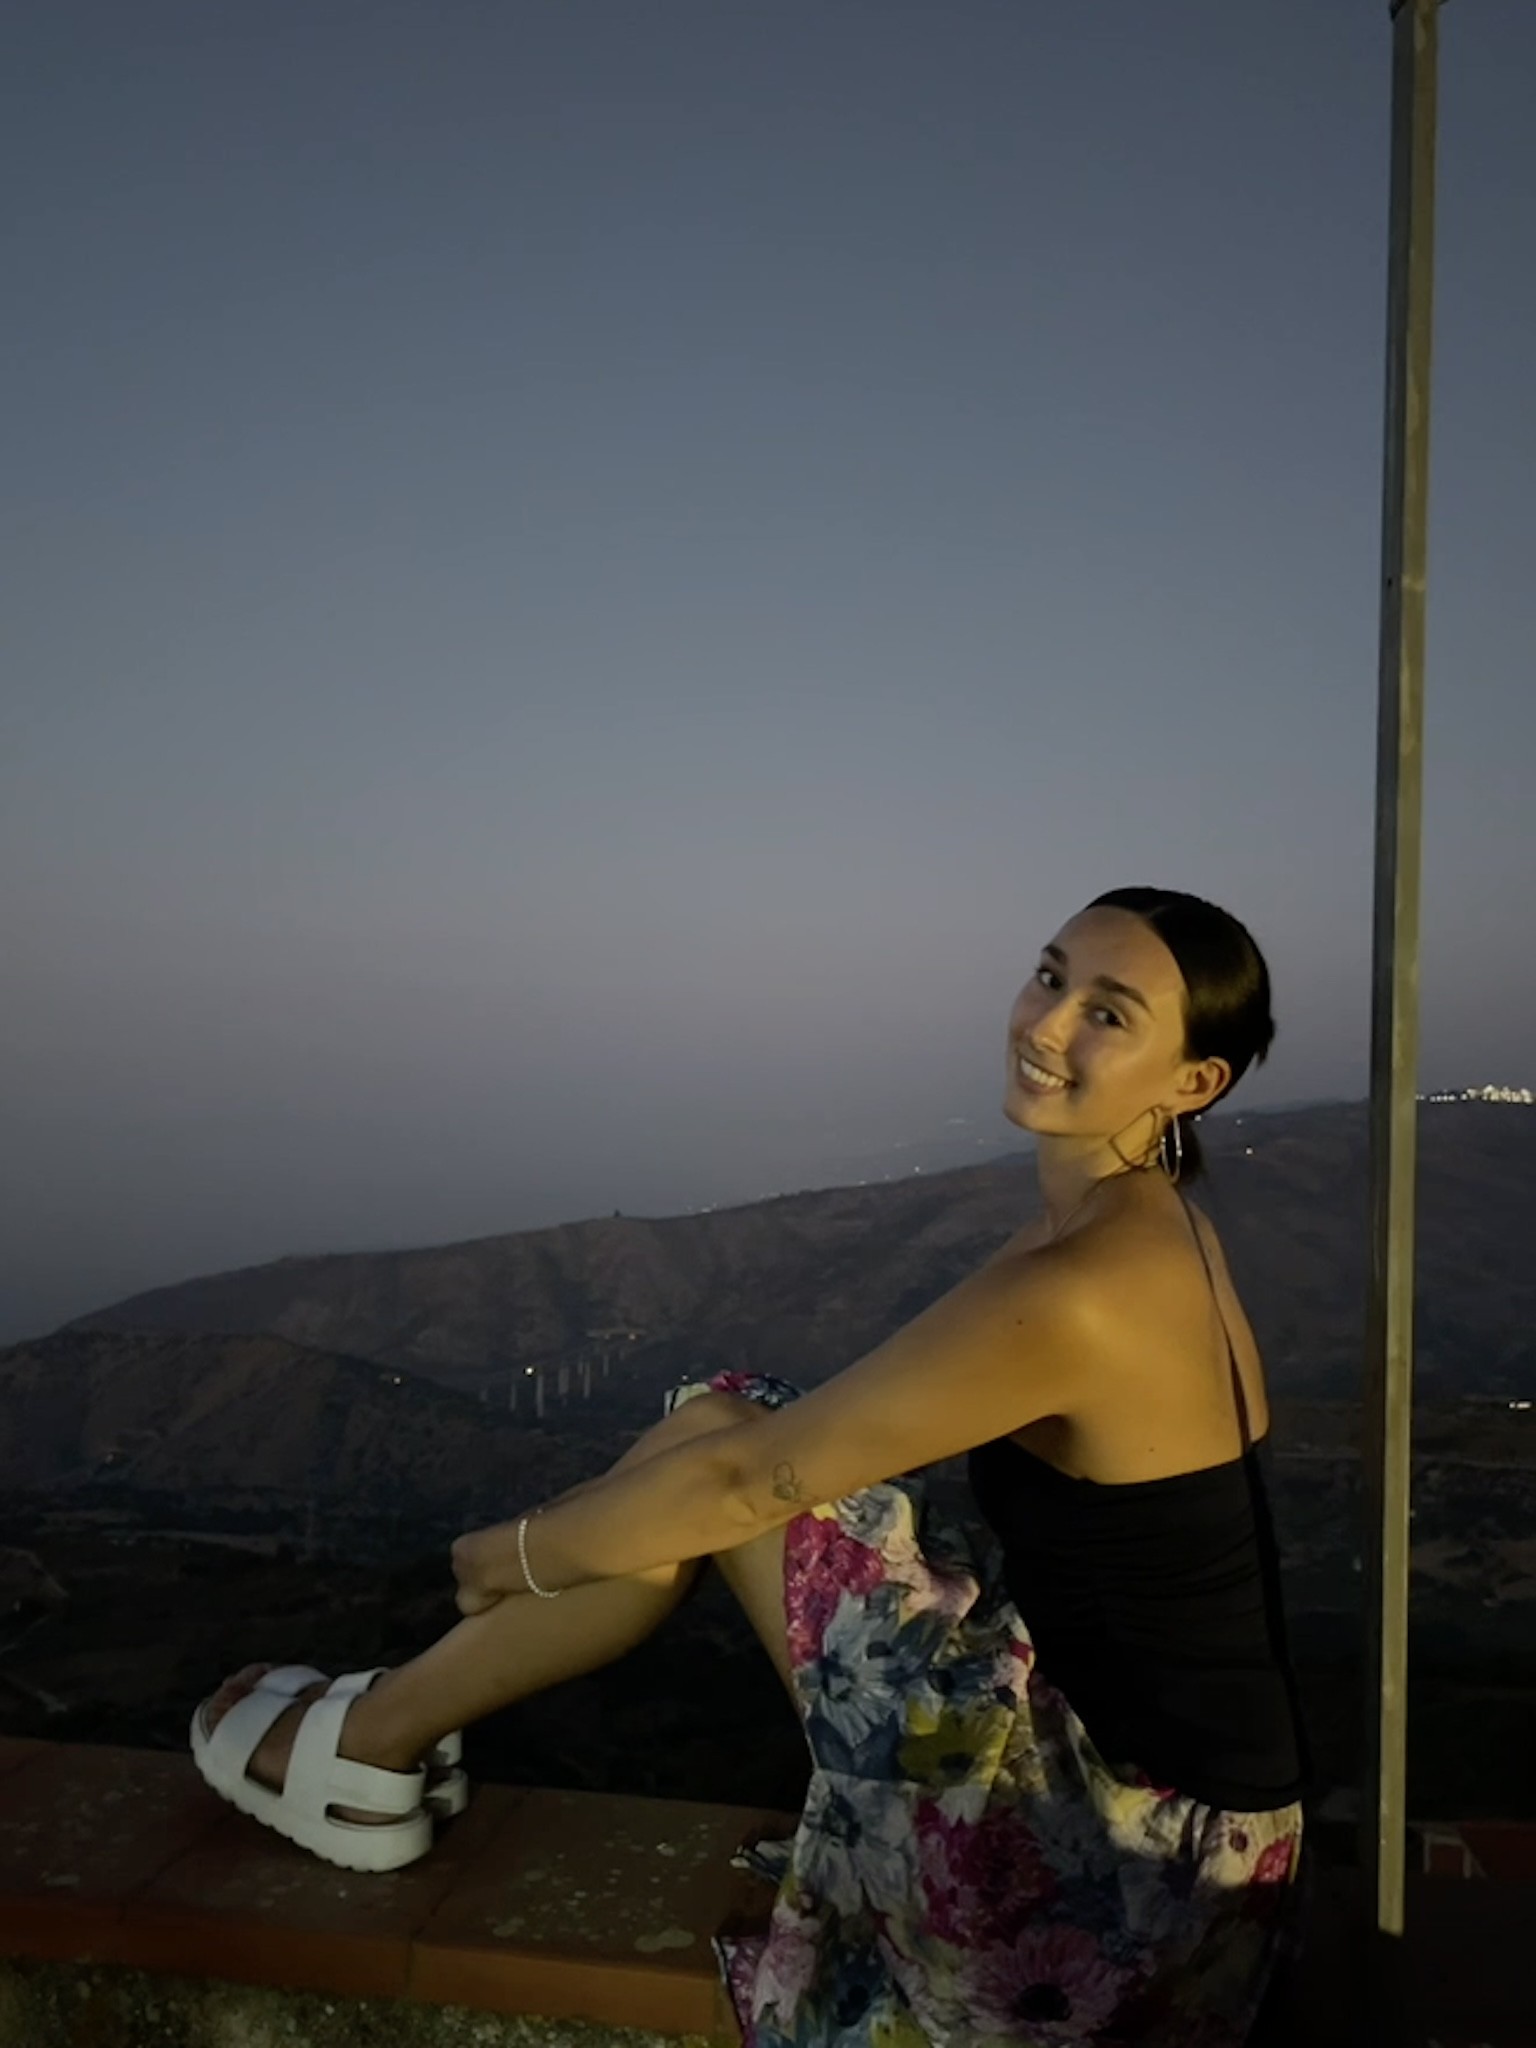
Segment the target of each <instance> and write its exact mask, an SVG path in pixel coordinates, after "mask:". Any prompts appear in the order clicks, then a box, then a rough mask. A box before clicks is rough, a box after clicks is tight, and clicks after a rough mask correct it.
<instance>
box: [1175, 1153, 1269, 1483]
mask: <svg viewBox="0 0 1536 2048" xmlns="http://www.w3.org/2000/svg"><path fill="white" fill-rule="evenodd" d="M1175 1189H1176V1192H1177V1194H1178V1197H1179V1200H1180V1201H1181V1202H1182V1203H1183V1204H1184V1214H1185V1215H1186V1216H1187V1217H1188V1218H1189V1227H1190V1229H1191V1230H1192V1231H1193V1232H1194V1233H1195V1248H1196V1250H1197V1251H1198V1252H1199V1254H1200V1263H1201V1264H1202V1265H1203V1266H1204V1268H1205V1277H1206V1279H1207V1280H1209V1281H1210V1283H1211V1298H1212V1300H1213V1301H1214V1302H1215V1304H1216V1315H1217V1318H1218V1320H1219V1321H1220V1323H1221V1334H1222V1335H1223V1336H1224V1337H1225V1338H1226V1340H1227V1364H1228V1366H1229V1367H1230V1368H1231V1373H1232V1393H1233V1396H1234V1397H1235V1399H1236V1402H1237V1427H1238V1430H1239V1432H1240V1434H1241V1436H1242V1440H1243V1455H1244V1456H1245V1457H1246V1456H1247V1454H1248V1452H1249V1451H1250V1450H1251V1449H1252V1448H1253V1438H1252V1436H1251V1434H1250V1433H1249V1429H1248V1397H1247V1396H1246V1394H1244V1392H1243V1378H1242V1374H1241V1373H1240V1372H1239V1371H1238V1369H1237V1353H1236V1352H1235V1351H1234V1350H1233V1349H1232V1333H1231V1332H1230V1331H1229V1330H1228V1328H1227V1319H1226V1317H1225V1316H1224V1315H1222V1313H1221V1296H1220V1295H1219V1294H1218V1293H1217V1291H1216V1276H1215V1275H1214V1274H1213V1273H1212V1271H1211V1262H1210V1260H1209V1259H1208V1258H1207V1257H1206V1255H1205V1243H1204V1240H1203V1239H1202V1238H1201V1236H1200V1227H1199V1225H1198V1224H1197V1223H1196V1222H1195V1218H1194V1212H1193V1211H1192V1210H1191V1208H1190V1206H1189V1199H1188V1197H1187V1196H1186V1195H1185V1193H1184V1190H1183V1189H1182V1188H1180V1187H1178V1185H1177V1183H1175Z"/></svg>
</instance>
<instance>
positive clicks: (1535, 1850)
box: [1461, 1820, 1536, 1883]
mask: <svg viewBox="0 0 1536 2048" xmlns="http://www.w3.org/2000/svg"><path fill="white" fill-rule="evenodd" d="M1461 1836H1462V1840H1463V1841H1464V1842H1465V1843H1466V1845H1467V1847H1468V1848H1469V1849H1470V1850H1471V1851H1472V1854H1473V1855H1474V1856H1475V1857H1476V1858H1477V1860H1478V1862H1479V1863H1480V1864H1481V1865H1482V1869H1483V1874H1484V1876H1485V1877H1491V1878H1493V1879H1494V1880H1495V1881H1496V1882H1506V1883H1513V1882H1517V1881H1518V1882H1526V1881H1529V1880H1530V1879H1532V1878H1536V1823H1532V1822H1530V1821H1514V1820H1468V1821H1463V1822H1462V1826H1461Z"/></svg>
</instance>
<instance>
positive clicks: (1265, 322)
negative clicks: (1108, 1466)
mask: <svg viewBox="0 0 1536 2048" xmlns="http://www.w3.org/2000/svg"><path fill="white" fill-rule="evenodd" d="M4 42H5V47H4V62H3V63H0V170H3V189H4V193H5V199H4V202H3V219H4V229H5V239H4V261H5V316H4V320H3V322H0V362H3V376H4V391H5V431H4V455H3V461H0V517H3V520H4V527H5V538H4V563H5V585H6V588H5V597H4V603H3V606H0V632H3V635H4V670H3V673H4V685H3V702H0V915H3V970H4V993H3V1006H0V1093H3V1103H0V1110H3V1129H4V1139H3V1142H4V1156H5V1173H4V1182H3V1188H0V1230H3V1238H4V1250H3V1260H0V1338H5V1339H9V1338H15V1337H20V1336H23V1335H30V1334H34V1333H36V1332H39V1331H41V1330H43V1329H46V1328H49V1327H52V1326H53V1325H54V1324H56V1323H57V1322H59V1321H60V1320H62V1319H63V1318H65V1317H66V1316H69V1315H74V1314H80V1313H83V1312H85V1311H86V1310H88V1309H91V1308H93V1307H98V1306H101V1305H103V1304H105V1303H106V1302H108V1301H110V1300H113V1299H115V1298H118V1297H120V1296H122V1295H124V1294H126V1293H129V1292H131V1291H134V1290H136V1289H139V1288H143V1287H148V1286H152V1285H158V1284H161V1283H164V1282H169V1281H173V1280H179V1279H184V1278H187V1277H190V1276H191V1275H193V1274H194V1273H198V1272H206V1271H211V1270H215V1269H218V1268H222V1267H229V1266H238V1265H252V1264H256V1263H258V1262H260V1261H263V1260H266V1259H270V1258H274V1257H277V1256H279V1255H281V1254H284V1253H294V1252H312V1251H346V1250H355V1249H370V1248H371V1249H378V1248H387V1247H403V1246H410V1245H421V1244H433V1243H442V1242H446V1241H450V1240H453V1239H457V1238H463V1237H470V1236H480V1235H486V1234H489V1233H492V1232H496V1231H502V1230H516V1229H526V1228H531V1227H534V1226H537V1225H540V1224H547V1223H554V1222H559V1221H564V1220H569V1219H573V1218H577V1217H582V1216H590V1215H601V1214H607V1213H608V1212H609V1211H611V1210H612V1209H613V1208H615V1207H619V1208H623V1209H624V1210H625V1211H626V1213H631V1214H656V1215H662V1214H675V1213H679V1212H682V1211H684V1210H686V1209H689V1208H692V1207H697V1206H702V1205H704V1204H706V1203H718V1204H726V1203H732V1202H740V1201H750V1200H754V1199H756V1198H757V1197H758V1196H759V1195H761V1194H765V1193H771V1192H774V1191H778V1190H787V1189H793V1188H799V1187H806V1186H818V1185H827V1184H832V1183H834V1182H837V1181H840V1180H852V1179H854V1178H857V1177H860V1176H861V1175H862V1174H863V1173H865V1172H866V1171H871V1170H872V1171H874V1172H877V1173H878V1172H884V1171H887V1170H889V1169H891V1167H892V1160H893V1157H895V1156H896V1148H899V1147H900V1146H902V1145H903V1144H908V1145H913V1144H917V1145H932V1144H934V1143H936V1142H937V1141H940V1140H943V1141H944V1142H946V1143H948V1142H950V1141H951V1140H952V1141H953V1144H954V1146H955V1152H954V1157H955V1158H956V1159H958V1158H959V1157H960V1156H961V1155H962V1151H963V1148H964V1147H965V1146H967V1145H970V1144H972V1143H974V1145H975V1147H976V1156H977V1157H985V1156H993V1155H995V1153H996V1151H997V1150H998V1149H999V1147H1000V1146H1007V1145H1009V1144H1011V1143H1012V1144H1016V1143H1018V1142H1021V1141H1020V1140H1019V1134H1018V1133H1017V1132H1016V1131H1015V1130H1014V1128H1013V1126H1012V1125H1010V1124H1008V1123H1007V1122H1006V1121H1005V1120H1004V1119H1003V1117H1002V1114H1001V1108H1000V1104H1001V1099H1002V1088H1003V1048H1004V1037H1005V1026H1006V1021H1007V1015H1008V1009H1009V1005H1010V1004H1011V1002H1012V1000H1013V997H1014V995H1015V993H1016V992H1017V990H1018V988H1019V986H1020V985H1021V983H1022V982H1023V981H1024V980H1025V979H1026V978H1027V977H1028V976H1029V975H1030V974H1031V973H1032V972H1033V970H1034V967H1035V964H1036V960H1037V958H1038V949H1039V947H1040V945H1041V943H1042V942H1043V941H1044V940H1046V939H1048V938H1049V937H1051V935H1052V934H1053V932H1054V931H1055V930H1056V929H1057V928H1058V927H1059V926H1060V925H1061V924H1062V923H1064V922H1065V921H1066V919H1067V918H1068V917H1070V916H1071V915H1072V913H1073V912H1074V911H1075V910H1076V909H1077V908H1079V907H1080V906H1081V905H1082V904H1084V903H1086V902H1087V901H1088V900H1089V899H1090V898H1091V897H1093V896H1095V895H1097V894H1099V893H1100V892H1101V891H1103V890H1106V889H1110V888H1115V887H1118V886H1121V885H1124V884H1130V883H1151V884H1154V885H1161V886H1168V887H1173V888H1179V889H1188V890H1192V891H1193V892H1195V893H1197V894H1200V895H1204V896H1209V897H1212V898H1213V899H1214V900H1216V901H1217V902H1220V903H1222V904H1223V905H1225V906H1226V907H1227V908H1228V909H1230V910H1231V911H1233V912H1234V913H1235V914H1236V915H1237V916H1238V917H1240V918H1241V919H1242V920H1243V921H1244V923H1246V924H1247V925H1248V926H1249V928H1250V929H1251V931H1252V932H1253V934H1254V936H1255V938H1256V939H1257V940H1258V942H1259V944H1260V946H1261V947H1262V948H1263V950H1264V952H1265V955H1266V957H1267V959H1268V962H1269V965H1270V970H1271V974H1272V976H1273V983H1274V993H1275V1011H1276V1016H1277V1018H1278V1022H1279V1035H1278V1038H1277V1040H1276V1043H1275V1047H1274V1051H1273V1053H1272V1055H1271V1057H1270V1060H1269V1062H1268V1064H1267V1065H1266V1066H1265V1067H1264V1068H1262V1069H1259V1070H1256V1071H1255V1072H1253V1073H1252V1074H1251V1075H1250V1076H1249V1078H1248V1079H1247V1080H1246V1081H1245V1082H1244V1083H1243V1085H1242V1086H1241V1088H1240V1089H1239V1090H1238V1092H1237V1094H1236V1095H1235V1096H1234V1097H1233V1101H1232V1107H1233V1109H1234V1110H1235V1111H1236V1112H1238V1113H1241V1111H1242V1110H1244V1109H1245V1108H1254V1109H1261V1108H1263V1107H1265V1106H1274V1105H1277V1104H1280V1103H1286V1102H1297V1101H1304V1100H1314V1099H1338V1098H1344V1097H1359V1096H1361V1095H1363V1094H1364V1093H1365V1092H1366V1089H1367V1085H1368V1059H1369V1018H1370V941H1371V899H1372V858H1373V832H1374V820H1373V802H1374V776H1375V745H1376V738H1375V734H1376V710H1377V680H1376V668H1377V603H1378V576H1379V559H1380V498H1381V481H1380V480H1381V436H1382V375H1383V349H1384V333H1385V266H1386V229H1387V178H1388V114H1389V99H1390V81H1391V31H1390V24H1389V17H1388V7H1387V4H1386V0H1287V4H1285V5H1283V6H1282V5H1267V6H1258V5H1249V6H1238V5H1233V4H1232V0H1169V4H1167V5H1164V6H1160V7H1148V6H1145V5H1133V4H1130V0H1100V4H1095V5H1088V4H1076V5H1072V6H1061V5H1053V6H1047V5H1044V4H1038V0H1007V4H1004V0H989V4H972V0H942V4H940V0H925V4H906V0H810V4H802V0H772V4H767V0H759V4H756V5H751V4H740V0H647V4H638V0H586V4H566V5H558V4H556V0H539V4H519V0H354V4H342V0H261V4H260V5H257V4H255V0H252V4H248V5H236V4H233V0H178V4H169V0H88V4H87V0H46V4H35V5H32V6H30V7H25V8H21V9H16V10H13V12H12V13H11V15H10V17H9V20H8V23H7V28H6V32H5V39H4ZM1533 80H1536V6H1533V5H1532V4H1531V0H1457V4H1455V5H1452V6H1447V7H1446V8H1445V9H1444V11H1443V13H1442V15H1441V105H1440V116H1441V122H1440V190H1439V208H1438V216H1437V252H1436V253H1437V266H1436V270H1437V275H1436V284H1437V319H1436V333H1435V374H1434V391H1433V399H1434V425H1433V461H1432V500H1433V516H1432V523H1431V544H1430V596H1429V627H1430V631H1429V672H1428V699H1427V703H1428V710H1427V734H1426V750H1425V813H1424V922H1423V961H1422V1002H1423V1008H1422V1042H1423V1059H1422V1064H1421V1068H1420V1086H1421V1087H1422V1088H1424V1089H1437V1088H1447V1087H1460V1086H1463V1085H1473V1084H1478V1083H1482V1082H1485V1081H1493V1082H1503V1083H1509V1084H1511V1085H1517V1086H1528V1085H1533V1084H1536V1052H1533V1043H1532V1040H1533V1033H1532V1018H1533V1015H1536V919H1533V916H1532V909H1531V883H1532V871H1533V866H1536V862H1533V853H1536V827H1533V823H1532V817H1533V806H1532V803H1531V789H1532V784H1533V777H1536V690H1533V688H1532V673H1531V664H1532V653H1531V650H1532V647H1533V646H1536V575H1533V573H1532V560H1533V556H1536V490H1533V479H1536V402H1533V400H1532V396H1531V388H1530V387H1531V379H1530V363H1531V350H1532V335H1533V334H1536V124H1533V123H1532V122H1531V119H1530V97H1531V91H1532V83H1533ZM961 1119H968V1120H969V1121H965V1122H962V1121H959V1120H961ZM861 1162H868V1163H867V1164H865V1163H861Z"/></svg>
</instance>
